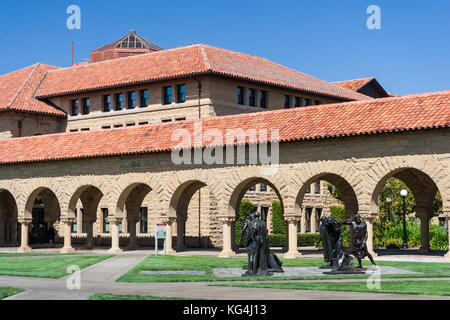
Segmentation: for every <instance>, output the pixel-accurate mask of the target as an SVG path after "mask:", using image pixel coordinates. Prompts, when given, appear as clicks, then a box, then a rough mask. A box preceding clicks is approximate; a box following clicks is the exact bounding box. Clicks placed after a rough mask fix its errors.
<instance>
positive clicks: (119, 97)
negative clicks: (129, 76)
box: [116, 93, 123, 110]
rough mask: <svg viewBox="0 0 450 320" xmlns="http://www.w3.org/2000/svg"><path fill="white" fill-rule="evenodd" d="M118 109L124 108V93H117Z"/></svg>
mask: <svg viewBox="0 0 450 320" xmlns="http://www.w3.org/2000/svg"><path fill="white" fill-rule="evenodd" d="M116 110H123V93H118V94H116Z"/></svg>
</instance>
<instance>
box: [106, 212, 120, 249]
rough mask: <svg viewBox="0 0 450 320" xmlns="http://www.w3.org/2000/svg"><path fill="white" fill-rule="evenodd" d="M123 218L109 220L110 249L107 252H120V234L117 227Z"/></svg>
mask: <svg viewBox="0 0 450 320" xmlns="http://www.w3.org/2000/svg"><path fill="white" fill-rule="evenodd" d="M122 221H123V218H116V217H111V218H109V223H110V227H111V249H109V252H113V253H114V252H115V253H117V252H122V251H123V250H122V249H120V246H119V241H120V233H119V225H120V224H121V223H122Z"/></svg>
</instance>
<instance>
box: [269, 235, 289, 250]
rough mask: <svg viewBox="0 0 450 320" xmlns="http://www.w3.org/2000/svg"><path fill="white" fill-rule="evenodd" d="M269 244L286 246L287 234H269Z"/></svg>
mask: <svg viewBox="0 0 450 320" xmlns="http://www.w3.org/2000/svg"><path fill="white" fill-rule="evenodd" d="M269 244H270V246H271V247H284V245H285V244H286V235H284V234H269Z"/></svg>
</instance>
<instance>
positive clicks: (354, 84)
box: [333, 77, 375, 91]
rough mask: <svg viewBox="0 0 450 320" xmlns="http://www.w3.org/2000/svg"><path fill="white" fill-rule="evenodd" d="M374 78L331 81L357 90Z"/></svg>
mask: <svg viewBox="0 0 450 320" xmlns="http://www.w3.org/2000/svg"><path fill="white" fill-rule="evenodd" d="M373 79H375V78H373V77H372V78H362V79H354V80H347V81H337V82H333V83H334V84H336V85H338V86H341V87H343V88H347V89H349V90H352V91H358V90H359V89H361V88H362V87H364V86H365V85H366V84H368V83H369V82H370V81H372V80H373Z"/></svg>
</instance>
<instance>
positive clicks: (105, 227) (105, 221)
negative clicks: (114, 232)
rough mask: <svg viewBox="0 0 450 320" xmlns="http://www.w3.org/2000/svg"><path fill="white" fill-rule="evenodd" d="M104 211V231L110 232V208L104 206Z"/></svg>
mask: <svg viewBox="0 0 450 320" xmlns="http://www.w3.org/2000/svg"><path fill="white" fill-rule="evenodd" d="M102 213H103V230H102V231H103V233H109V218H108V208H102Z"/></svg>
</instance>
